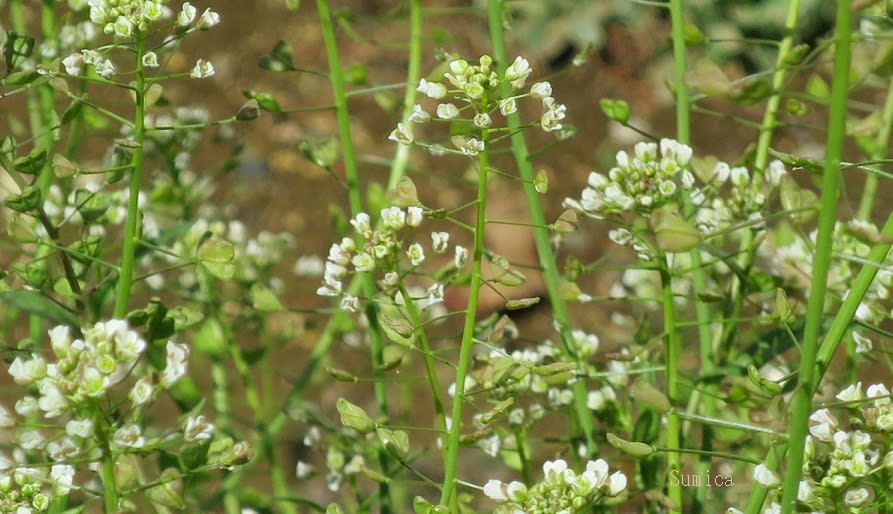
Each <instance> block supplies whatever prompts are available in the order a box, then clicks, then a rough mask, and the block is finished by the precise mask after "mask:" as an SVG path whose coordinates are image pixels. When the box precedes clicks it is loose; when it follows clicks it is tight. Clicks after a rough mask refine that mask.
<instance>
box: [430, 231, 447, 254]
mask: <svg viewBox="0 0 893 514" xmlns="http://www.w3.org/2000/svg"><path fill="white" fill-rule="evenodd" d="M431 240H432V244H431V247H432V251H433V252H434V253H444V252H446V251H447V246H448V245H449V242H450V234H449V232H431Z"/></svg>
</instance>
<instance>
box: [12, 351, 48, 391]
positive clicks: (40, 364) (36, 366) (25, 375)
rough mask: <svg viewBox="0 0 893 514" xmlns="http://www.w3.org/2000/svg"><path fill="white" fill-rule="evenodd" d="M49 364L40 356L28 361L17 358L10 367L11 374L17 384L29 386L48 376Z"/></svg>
mask: <svg viewBox="0 0 893 514" xmlns="http://www.w3.org/2000/svg"><path fill="white" fill-rule="evenodd" d="M46 372H47V363H46V361H45V360H44V359H43V357H41V356H40V355H34V356H33V357H31V358H30V359H28V360H25V359H23V358H22V357H21V356H18V357H16V358H15V360H13V361H12V364H10V366H9V374H10V376H12V379H13V380H14V381H15V383H16V384H19V385H28V384H31V383H32V382H34V381H35V380H39V379H41V378H43V377H45V376H46Z"/></svg>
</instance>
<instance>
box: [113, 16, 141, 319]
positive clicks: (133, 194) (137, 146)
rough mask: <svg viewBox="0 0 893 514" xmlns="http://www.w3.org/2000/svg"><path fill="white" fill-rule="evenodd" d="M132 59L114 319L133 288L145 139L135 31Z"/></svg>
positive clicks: (121, 313)
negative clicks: (129, 149) (129, 152)
mask: <svg viewBox="0 0 893 514" xmlns="http://www.w3.org/2000/svg"><path fill="white" fill-rule="evenodd" d="M135 38H136V41H135V44H134V50H135V55H134V62H135V63H136V85H135V86H134V90H133V92H134V96H135V97H136V111H135V112H134V115H133V116H134V118H133V140H134V149H133V157H132V160H131V169H130V197H129V198H128V199H127V221H126V223H125V224H124V245H123V249H122V250H121V271H120V272H119V273H118V290H117V294H116V295H115V311H114V316H115V318H119V319H123V318H124V316H125V315H127V306H128V302H129V301H130V295H131V293H132V289H133V272H134V265H135V261H136V247H137V242H138V240H139V236H140V234H139V218H140V212H139V196H140V182H141V180H142V172H143V144H144V142H145V138H146V76H145V73H144V69H143V54H144V53H145V49H146V41H145V39H144V38H145V35H144V34H141V33H136V34H135Z"/></svg>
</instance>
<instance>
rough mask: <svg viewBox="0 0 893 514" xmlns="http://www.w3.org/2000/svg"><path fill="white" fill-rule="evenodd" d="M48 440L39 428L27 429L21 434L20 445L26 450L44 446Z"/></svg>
mask: <svg viewBox="0 0 893 514" xmlns="http://www.w3.org/2000/svg"><path fill="white" fill-rule="evenodd" d="M45 443H46V440H45V439H44V437H43V435H41V433H40V432H39V431H37V430H27V431H25V432H22V433H21V434H19V446H21V447H22V448H24V449H25V450H36V449H38V448H43V446H44V444H45Z"/></svg>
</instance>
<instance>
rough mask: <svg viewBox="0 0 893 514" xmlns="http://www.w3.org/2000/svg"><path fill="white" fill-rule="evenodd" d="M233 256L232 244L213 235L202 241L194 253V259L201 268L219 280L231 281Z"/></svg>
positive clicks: (233, 269) (234, 252)
mask: <svg viewBox="0 0 893 514" xmlns="http://www.w3.org/2000/svg"><path fill="white" fill-rule="evenodd" d="M235 256H236V250H235V248H234V247H233V245H232V243H230V242H229V241H226V240H224V239H221V238H219V237H217V236H213V235H212V236H211V237H209V238H207V239H206V240H205V241H203V242H202V243H201V244H200V245H199V247H198V250H197V251H196V252H195V257H196V259H198V261H199V262H200V263H201V264H202V266H204V267H205V269H207V270H208V271H209V272H210V273H211V274H212V275H214V276H215V277H217V278H219V279H220V280H232V278H233V274H234V273H235V265H234V264H233V260H234V259H235Z"/></svg>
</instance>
